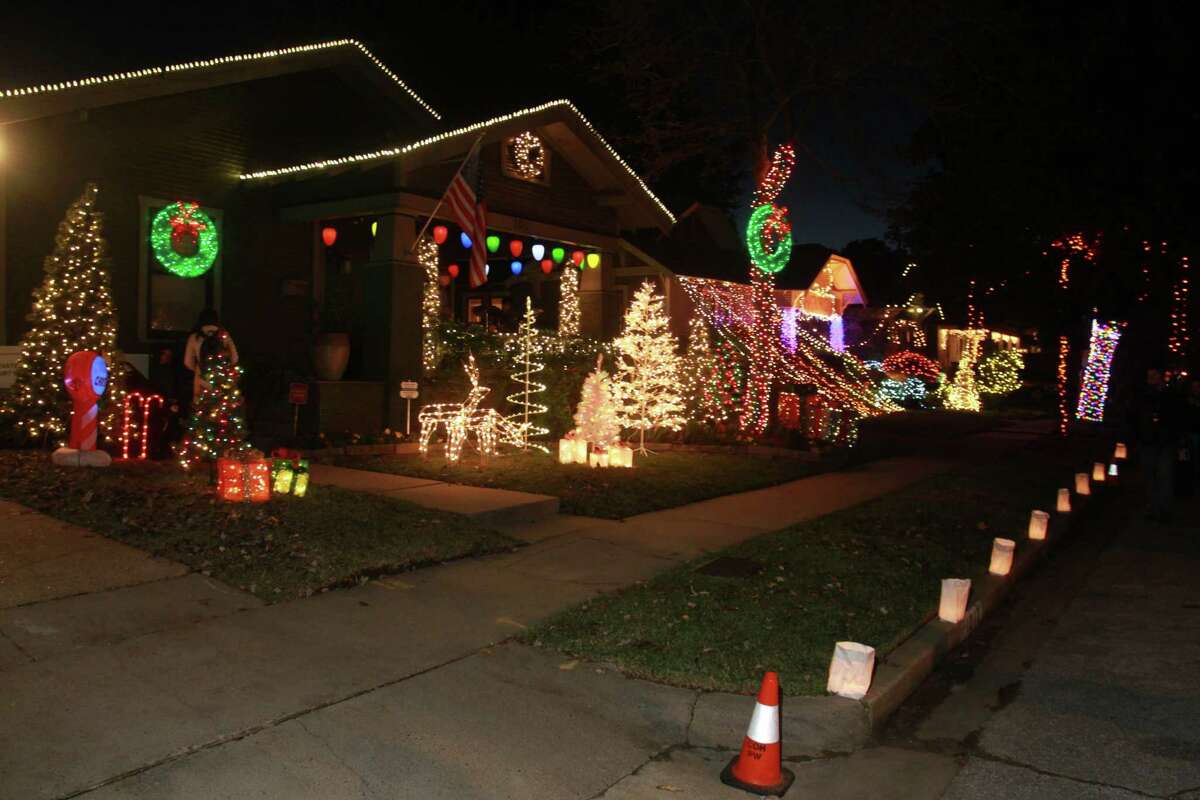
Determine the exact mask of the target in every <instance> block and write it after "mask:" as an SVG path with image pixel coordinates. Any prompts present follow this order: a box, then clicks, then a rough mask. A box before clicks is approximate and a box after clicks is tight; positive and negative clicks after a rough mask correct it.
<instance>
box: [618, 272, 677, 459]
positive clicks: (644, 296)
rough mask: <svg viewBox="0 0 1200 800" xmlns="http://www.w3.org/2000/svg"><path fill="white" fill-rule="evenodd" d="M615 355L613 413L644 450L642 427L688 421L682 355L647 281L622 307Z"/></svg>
mask: <svg viewBox="0 0 1200 800" xmlns="http://www.w3.org/2000/svg"><path fill="white" fill-rule="evenodd" d="M613 344H614V345H615V346H616V348H617V352H618V354H619V356H618V358H617V370H616V375H617V383H616V387H617V400H618V419H619V420H620V421H621V425H622V426H623V427H626V428H634V429H636V430H637V431H638V449H639V451H640V452H642V453H645V452H646V431H647V430H649V429H651V428H669V429H671V430H678V429H679V428H681V427H683V425H684V423H685V422H687V417H686V416H685V406H684V400H683V391H682V386H681V385H680V374H681V371H682V369H681V368H682V363H681V362H682V359H680V357H679V354H678V352H677V348H678V342H676V340H675V335H674V334H673V333H671V328H670V324H669V321H668V319H667V314H666V311H665V310H664V309H663V297H662V295H660V294H658V293H657V292H655V291H654V284H653V283H651V282H650V281H646V282H645V283H643V284H642V285H641V287H639V288H638V290H637V292H636V293H635V294H634V296H633V302H632V303H631V304H630V306H629V310H628V311H626V312H625V326H624V330H623V331H622V333H621V336H620V338H618V339H617V340H616V341H615V342H614V343H613Z"/></svg>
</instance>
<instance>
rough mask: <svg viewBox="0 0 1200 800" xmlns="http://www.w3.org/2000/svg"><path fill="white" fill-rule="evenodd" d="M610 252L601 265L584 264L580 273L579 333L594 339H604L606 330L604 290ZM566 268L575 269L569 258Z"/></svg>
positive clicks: (603, 257) (604, 255) (602, 259)
mask: <svg viewBox="0 0 1200 800" xmlns="http://www.w3.org/2000/svg"><path fill="white" fill-rule="evenodd" d="M608 258H609V256H608V254H607V253H604V254H603V255H602V256H601V259H600V267H599V268H598V269H592V268H590V267H588V266H586V264H585V266H584V268H583V269H582V270H580V274H579V333H580V334H582V335H583V336H587V337H590V338H592V339H602V338H604V335H605V330H604V327H605V325H604V322H605V320H604V290H605V288H607V287H606V286H605V284H606V282H607V281H606V277H607V276H608V274H609V269H608ZM564 269H575V266H574V265H573V264H572V263H571V262H570V261H569V260H568V261H567V263H566V266H565V267H564Z"/></svg>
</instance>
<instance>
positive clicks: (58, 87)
mask: <svg viewBox="0 0 1200 800" xmlns="http://www.w3.org/2000/svg"><path fill="white" fill-rule="evenodd" d="M336 47H354V48H357V49H358V50H359V52H361V53H362V54H363V55H364V56H366V57H367V59H368V60H370V62H371V63H372V64H374V65H375V66H376V67H377V68H378V69H379V71H380V72H382V73H383V74H384V75H386V76H387V77H388V78H390V79H391V80H392V82H393V83H395V84H396V85H397V86H399V87H400V88H401V89H403V90H404V91H405V92H407V93H408V96H409V97H411V98H412V99H413V100H415V101H416V102H417V104H418V105H420V106H421V108H423V109H425V110H426V111H428V112H429V113H430V114H432V115H433V118H434V119H441V118H442V115H441V114H439V113H438V112H437V111H436V110H435V109H434V108H433V106H431V105H429V103H427V102H425V100H424V98H422V97H421V96H420V95H419V94H417V93H416V92H414V91H413V90H412V88H411V87H410V86H409V85H408V84H406V83H405V82H404V81H402V80H400V76H399V75H397V74H396V73H395V72H392V70H390V69H389V68H388V66H387V65H386V64H384V63H383V62H382V61H380V60H379V59H378V58H377V57H376V56H375V54H374V53H372V52H371V51H370V50H368V49H367V47H366V45H364V44H363V43H362V42H360V41H358V40H357V39H334V40H332V41H328V42H317V43H315V44H303V45H297V46H296V47H285V48H282V49H279V50H262V51H260V52H257V53H239V54H236V55H231V56H221V57H220V58H209V59H205V60H203V61H185V62H183V63H181V64H168V65H166V66H162V67H146V68H145V69H139V70H133V71H131V72H113V73H110V74H108V75H93V76H92V77H90V78H80V79H79V80H74V81H61V82H59V83H42V84H38V85H37V86H25V87H21V88H18V89H4V90H0V99H7V98H12V97H29V96H31V95H37V94H48V93H50V92H61V91H63V90H66V89H78V88H80V87H83V86H97V85H99V84H103V83H116V82H118V81H130V80H137V79H139V78H150V77H164V76H166V75H167V74H168V73H172V72H184V71H186V70H192V69H203V68H204V67H215V66H220V65H222V64H234V63H238V62H242V61H262V60H265V59H269V58H279V57H282V56H291V55H296V54H298V53H311V52H314V51H317V50H332V49H333V48H336Z"/></svg>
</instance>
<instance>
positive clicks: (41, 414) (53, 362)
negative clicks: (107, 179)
mask: <svg viewBox="0 0 1200 800" xmlns="http://www.w3.org/2000/svg"><path fill="white" fill-rule="evenodd" d="M98 192H99V190H98V189H97V187H96V184H94V183H89V184H87V185H86V186H85V187H84V189H83V195H82V196H81V197H80V198H79V199H78V200H76V201H75V202H74V203H72V204H71V206H70V208H68V209H67V215H66V217H65V218H64V219H63V221H62V222H60V223H58V233H57V234H56V235H55V237H54V250H53V251H52V252H51V253H50V255H49V256H47V257H46V260H45V261H44V262H43V265H42V269H43V270H44V271H45V273H46V276H45V278H44V279H43V281H42V285H41V286H40V287H38V288H37V289H35V290H34V292H33V310H32V311H31V312H30V313H29V316H28V317H27V318H28V319H29V321H30V323H31V324H30V328H29V331H28V332H27V333H26V334H25V336H24V337H23V338H22V339H21V355H20V357H19V358H18V360H17V369H16V380H15V382H14V384H13V387H12V389H11V390H10V392H9V395H8V398H7V399H6V400H5V401H4V403H3V406H0V411H3V413H4V416H9V417H12V418H13V419H14V421H15V424H16V427H17V429H18V430H20V431H22V432H24V433H25V434H26V435H27V436H29V437H31V438H33V437H40V436H46V435H55V434H61V433H64V432H65V431H66V424H67V420H68V419H69V417H70V401H69V400H68V399H67V394H66V392H65V391H64V390H63V365H64V364H65V363H66V360H67V358H68V357H69V356H70V355H71V354H72V353H76V352H78V351H80V350H92V351H95V352H97V353H99V354H101V355H102V356H104V357H105V359H106V360H107V361H108V365H109V370H110V371H111V372H112V375H113V377H112V378H111V379H110V382H109V387H108V388H109V391H108V393H107V401H106V402H107V404H108V407H109V408H110V409H111V408H112V407H113V406H114V405H115V406H116V407H117V408H120V407H121V398H122V395H123V382H122V381H121V375H122V371H121V370H120V369H118V368H117V364H118V360H119V359H118V357H117V310H116V307H115V306H114V305H113V300H112V292H111V289H110V287H109V273H108V267H109V259H108V244H107V243H106V242H105V240H104V236H103V231H102V228H103V214H101V213H100V212H99V211H98V210H97V209H96V195H97V193H98ZM105 416H108V415H107V414H106V415H105Z"/></svg>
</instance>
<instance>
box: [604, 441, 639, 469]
mask: <svg viewBox="0 0 1200 800" xmlns="http://www.w3.org/2000/svg"><path fill="white" fill-rule="evenodd" d="M608 465H609V466H610V467H632V466H633V448H632V447H626V446H625V445H620V444H619V445H616V446H615V447H610V448H609V449H608Z"/></svg>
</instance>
